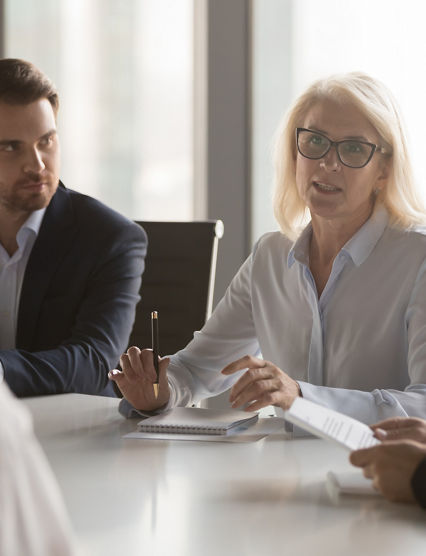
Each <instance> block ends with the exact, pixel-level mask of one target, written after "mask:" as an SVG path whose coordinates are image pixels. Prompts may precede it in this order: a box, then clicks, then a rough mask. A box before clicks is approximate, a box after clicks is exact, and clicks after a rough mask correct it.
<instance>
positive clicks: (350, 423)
mask: <svg viewBox="0 0 426 556" xmlns="http://www.w3.org/2000/svg"><path fill="white" fill-rule="evenodd" d="M284 417H285V419H286V420H287V421H290V422H291V423H293V424H294V425H297V426H298V427H301V428H302V429H305V430H307V431H309V432H310V433H312V434H314V435H315V436H319V437H321V438H325V439H326V440H332V441H334V442H336V443H337V444H339V445H340V446H343V447H345V448H346V449H348V450H358V449H360V448H368V447H370V446H374V445H375V444H379V443H380V441H379V440H377V438H376V437H375V436H374V433H373V431H372V430H371V429H370V427H369V426H367V425H365V424H364V423H361V421H357V420H356V419H353V418H352V417H348V416H347V415H344V414H343V413H339V412H338V411H334V410H332V409H329V408H327V407H323V406H321V405H318V404H316V403H314V402H311V401H309V400H305V399H304V398H296V399H295V400H294V402H293V404H292V405H291V407H290V409H288V410H287V411H286V412H285V413H284Z"/></svg>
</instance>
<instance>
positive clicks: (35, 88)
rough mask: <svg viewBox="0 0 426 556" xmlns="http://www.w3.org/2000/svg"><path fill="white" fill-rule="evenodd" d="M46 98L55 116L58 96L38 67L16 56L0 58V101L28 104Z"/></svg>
mask: <svg viewBox="0 0 426 556" xmlns="http://www.w3.org/2000/svg"><path fill="white" fill-rule="evenodd" d="M43 98H46V99H47V100H48V101H49V102H50V104H51V105H52V108H53V112H54V114H55V116H56V114H57V113H58V109H59V96H58V92H57V90H56V87H55V85H54V84H53V83H52V81H51V80H50V79H49V78H48V77H47V76H46V75H44V73H42V72H41V71H40V70H39V69H38V68H36V67H35V66H34V64H31V63H30V62H26V61H25V60H19V59H17V58H2V59H0V101H2V102H6V103H7V104H30V103H32V102H35V101H37V100H40V99H43Z"/></svg>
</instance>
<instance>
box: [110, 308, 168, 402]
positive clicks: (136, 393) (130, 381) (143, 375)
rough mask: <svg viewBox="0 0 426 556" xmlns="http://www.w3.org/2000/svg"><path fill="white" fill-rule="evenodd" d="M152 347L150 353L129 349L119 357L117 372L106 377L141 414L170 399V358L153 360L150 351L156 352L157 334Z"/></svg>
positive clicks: (155, 358) (147, 350) (114, 371)
mask: <svg viewBox="0 0 426 556" xmlns="http://www.w3.org/2000/svg"><path fill="white" fill-rule="evenodd" d="M153 320H154V319H152V321H153ZM153 334H158V313H157V332H156V333H154V327H153ZM152 347H153V349H152V350H151V349H143V350H140V349H139V348H138V347H135V346H133V347H130V348H129V349H128V350H127V352H126V353H124V354H123V355H122V356H121V358H120V365H121V371H119V370H118V369H114V370H112V371H110V372H109V374H108V377H109V379H110V380H113V381H114V382H115V383H116V384H117V386H118V388H119V389H120V391H121V393H122V394H123V396H124V397H125V398H126V399H127V400H128V401H129V402H130V403H131V404H132V405H133V407H134V408H136V409H139V410H141V411H153V410H155V409H158V408H160V407H163V406H164V405H166V404H167V402H168V401H169V397H170V390H169V384H168V381H167V367H168V365H169V361H170V359H169V358H168V357H164V358H160V357H159V356H158V353H157V354H156V357H155V356H154V348H155V349H156V350H158V335H157V342H156V344H155V345H154V343H153V346H152ZM155 361H157V367H158V371H157V370H156V368H155ZM155 386H157V388H155ZM155 390H157V396H156V395H155Z"/></svg>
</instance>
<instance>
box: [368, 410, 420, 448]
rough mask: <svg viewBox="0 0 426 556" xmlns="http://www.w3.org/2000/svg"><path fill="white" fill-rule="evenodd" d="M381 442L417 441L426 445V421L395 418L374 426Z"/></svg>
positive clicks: (414, 418) (413, 418)
mask: <svg viewBox="0 0 426 556" xmlns="http://www.w3.org/2000/svg"><path fill="white" fill-rule="evenodd" d="M371 428H372V429H373V431H374V432H375V435H376V437H377V438H378V439H379V440H383V441H385V440H415V441H416V442H423V443H424V444H426V421H424V420H423V419H418V418H416V417H393V418H391V419H386V420H385V421H380V423H376V424H375V425H372V426H371Z"/></svg>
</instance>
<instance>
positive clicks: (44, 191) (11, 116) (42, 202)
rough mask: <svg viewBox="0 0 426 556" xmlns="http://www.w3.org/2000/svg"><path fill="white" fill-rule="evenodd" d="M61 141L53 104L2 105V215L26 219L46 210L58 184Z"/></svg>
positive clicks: (46, 102)
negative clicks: (35, 211)
mask: <svg viewBox="0 0 426 556" xmlns="http://www.w3.org/2000/svg"><path fill="white" fill-rule="evenodd" d="M59 152H60V151H59V141H58V137H57V134H56V122H55V115H54V112H53V109H52V106H51V104H50V102H49V101H48V100H47V99H45V98H44V99H40V100H37V101H35V102H32V103H31V104H24V105H11V104H6V103H5V102H0V212H1V214H2V215H3V216H4V215H5V214H9V215H11V216H15V217H21V218H26V216H27V215H29V214H30V213H31V212H33V211H34V210H38V209H41V208H44V207H46V206H47V205H48V204H49V202H50V200H51V198H52V197H53V195H54V193H55V191H56V189H57V187H58V182H59V165H60V155H59Z"/></svg>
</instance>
